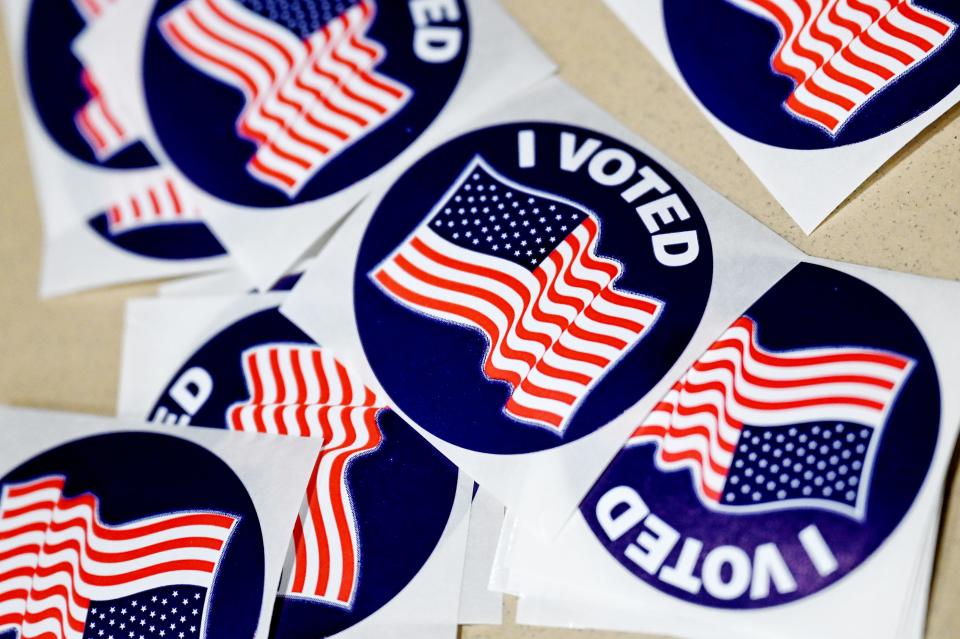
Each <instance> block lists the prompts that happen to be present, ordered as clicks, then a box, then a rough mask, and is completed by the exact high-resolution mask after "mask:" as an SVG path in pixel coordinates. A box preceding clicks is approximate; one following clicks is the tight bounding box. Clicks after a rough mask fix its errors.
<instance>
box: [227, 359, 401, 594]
mask: <svg viewBox="0 0 960 639" xmlns="http://www.w3.org/2000/svg"><path fill="white" fill-rule="evenodd" d="M243 371H244V375H245V376H246V380H247V388H248V390H249V392H250V399H249V400H247V401H245V402H241V403H238V404H234V405H233V406H231V407H230V409H229V410H228V411H227V421H228V423H229V424H230V425H231V427H232V428H234V429H235V430H243V431H257V432H263V433H274V434H280V435H300V436H303V437H321V438H323V440H324V444H323V447H322V449H321V451H320V456H319V458H318V459H317V464H316V466H315V467H314V469H313V476H312V477H311V478H310V484H309V485H308V488H307V496H306V499H305V501H304V505H303V507H302V509H301V511H300V517H299V519H298V520H297V524H296V527H295V529H294V532H293V544H292V546H291V555H290V557H288V561H287V566H286V570H285V574H284V583H283V584H282V586H281V587H282V592H283V593H284V594H286V595H290V596H295V597H304V598H309V599H315V600H318V601H323V602H326V603H330V604H334V605H338V606H344V607H350V606H351V605H352V603H353V597H354V594H355V593H356V589H357V583H358V578H359V565H360V561H359V559H360V558H359V550H360V545H359V540H358V536H357V525H356V517H355V516H354V512H353V504H352V502H351V499H350V491H349V488H348V485H347V470H348V468H349V465H350V462H351V461H352V460H354V459H356V458H357V457H358V456H360V455H363V454H364V453H368V452H370V451H372V450H374V449H376V448H377V447H378V446H379V445H380V441H381V439H382V436H381V434H380V428H379V426H378V425H377V412H378V411H379V410H380V409H381V408H382V406H383V404H382V403H381V402H379V401H378V399H377V397H376V395H375V394H374V393H373V391H371V390H370V389H368V388H367V387H366V386H364V385H363V383H362V382H361V381H360V380H359V379H358V378H357V377H356V376H354V375H353V374H352V373H350V372H348V371H347V369H346V368H345V367H344V366H343V365H342V364H341V363H340V362H338V361H337V360H336V359H334V358H333V357H332V356H331V355H330V353H328V352H327V351H325V350H323V349H321V348H319V347H312V346H306V345H303V344H267V345H263V346H257V347H255V348H252V349H249V350H247V351H246V352H245V353H244V355H243Z"/></svg>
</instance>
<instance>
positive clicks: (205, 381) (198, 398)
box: [150, 366, 217, 426]
mask: <svg viewBox="0 0 960 639" xmlns="http://www.w3.org/2000/svg"><path fill="white" fill-rule="evenodd" d="M212 393H213V377H211V376H210V373H208V372H207V371H206V369H204V368H200V367H199V366H194V367H193V368H188V369H187V370H185V371H184V372H183V374H182V375H180V377H178V378H177V381H175V382H174V383H173V385H171V386H170V392H168V393H167V396H168V397H169V398H170V399H171V400H172V401H173V402H174V403H175V404H176V405H177V406H179V407H180V409H181V410H182V411H183V412H181V413H179V414H175V413H171V412H170V410H169V409H168V408H167V407H166V406H157V410H155V411H154V413H153V415H151V416H150V421H152V422H158V423H161V424H169V425H171V426H188V425H189V424H190V420H191V419H193V416H194V415H196V414H197V412H199V410H200V409H201V408H203V405H204V404H206V403H207V400H208V399H210V395H211V394H212ZM210 425H211V426H216V425H217V424H210Z"/></svg>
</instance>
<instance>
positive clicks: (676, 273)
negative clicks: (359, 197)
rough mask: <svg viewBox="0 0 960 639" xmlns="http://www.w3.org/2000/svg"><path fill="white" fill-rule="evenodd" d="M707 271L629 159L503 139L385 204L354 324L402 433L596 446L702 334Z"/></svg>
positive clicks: (642, 166) (667, 197)
mask: <svg viewBox="0 0 960 639" xmlns="http://www.w3.org/2000/svg"><path fill="white" fill-rule="evenodd" d="M712 259H713V256H712V251H711V245H710V237H709V234H708V231H707V226H706V223H705V222H704V220H703V217H702V215H701V213H700V211H699V209H698V208H697V205H696V203H695V202H694V200H693V198H692V197H691V196H690V194H689V193H688V192H687V191H686V189H685V188H684V187H683V185H682V184H681V183H680V182H679V181H678V180H677V179H676V178H675V177H674V176H673V175H671V174H670V173H669V172H668V171H667V170H666V169H664V168H663V167H662V166H660V165H658V164H657V163H656V162H655V161H653V160H652V159H651V158H649V157H647V156H646V155H645V154H643V153H642V152H640V151H639V150H637V149H635V148H632V147H630V146H629V145H626V144H624V143H622V142H620V141H619V140H617V139H615V138H612V137H610V136H608V135H605V134H602V133H598V132H595V131H590V130H587V129H583V128H580V127H576V126H570V125H563V124H553V123H540V122H524V123H512V124H505V125H500V126H494V127H490V128H486V129H482V130H478V131H474V132H472V133H468V134H466V135H463V136H460V137H458V138H456V139H454V140H452V141H450V142H447V143H446V144H444V145H442V146H441V147H439V148H437V149H436V150H434V151H432V152H431V153H429V154H428V155H426V156H425V157H424V158H422V159H421V160H420V161H418V162H417V163H416V164H415V165H414V166H413V167H411V168H410V169H409V170H408V171H407V172H406V173H405V174H404V175H403V176H402V177H401V178H400V179H399V180H397V182H396V183H395V184H394V185H393V186H392V187H391V188H390V190H389V191H388V192H387V194H386V195H385V196H384V197H383V199H382V201H381V202H380V204H379V206H378V208H377V210H376V212H375V214H374V216H373V218H372V220H371V222H370V224H369V226H368V228H367V231H366V234H365V236H364V238H363V242H362V244H361V247H360V252H359V256H358V260H357V268H356V279H355V282H354V299H355V316H356V321H357V325H358V329H359V333H360V337H361V341H362V344H363V348H364V352H365V354H366V356H367V359H368V361H369V362H370V365H371V367H372V368H373V371H374V373H375V374H376V376H377V379H378V380H379V382H380V383H381V384H382V385H383V387H384V390H385V391H386V392H387V393H388V395H389V396H390V398H391V400H392V401H393V402H395V404H396V406H397V407H398V408H399V409H400V410H401V411H403V413H404V414H405V415H406V416H407V417H409V418H410V419H411V420H413V422H414V423H416V424H418V425H420V426H421V427H423V428H425V429H427V430H428V431H430V432H431V433H433V434H435V435H437V436H439V437H441V438H442V439H444V440H446V441H448V442H451V443H454V444H456V445H458V446H462V447H464V448H469V449H473V450H478V451H483V452H488V453H496V454H509V453H523V452H531V451H535V450H543V449H547V448H553V447H556V446H560V445H562V444H565V443H567V442H570V441H573V440H575V439H577V438H580V437H583V436H584V435H587V434H589V433H591V432H593V431H595V430H596V429H597V428H599V427H601V426H603V425H605V424H606V423H608V422H609V421H610V420H611V419H613V418H614V417H616V416H617V415H618V414H620V413H621V412H622V411H623V410H625V409H626V408H627V407H629V406H630V405H631V404H632V403H633V402H635V401H636V398H637V397H639V396H642V395H643V394H644V393H645V392H647V391H648V390H649V389H650V388H652V387H653V385H654V384H656V383H657V382H658V381H659V380H660V378H661V377H662V376H663V374H664V373H665V372H666V371H667V369H668V368H669V367H670V365H671V364H672V362H674V361H675V359H676V358H677V356H679V354H680V353H681V352H682V351H683V349H684V348H685V347H686V345H687V343H688V341H689V339H690V337H691V336H692V335H693V333H694V331H695V330H696V328H697V326H698V325H699V322H700V318H701V317H702V315H703V311H704V307H705V306H706V302H707V297H708V295H709V292H710V285H711V277H712V272H713V264H712Z"/></svg>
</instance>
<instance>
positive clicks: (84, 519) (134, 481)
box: [0, 432, 264, 639]
mask: <svg viewBox="0 0 960 639" xmlns="http://www.w3.org/2000/svg"><path fill="white" fill-rule="evenodd" d="M184 468H189V469H190V471H189V472H183V469H184ZM0 486H2V491H3V493H2V497H0V519H2V520H4V524H5V526H4V528H5V529H6V530H11V529H13V530H20V531H24V528H23V527H21V526H18V523H19V522H18V520H19V519H22V518H24V517H26V518H27V519H29V520H30V522H29V523H32V524H34V526H33V527H27V528H26V532H21V533H20V534H21V537H23V539H22V541H23V542H24V544H26V545H25V546H23V547H22V549H23V550H24V551H26V552H21V553H19V554H18V555H17V559H16V560H15V563H18V562H19V565H25V564H24V563H23V562H26V565H30V566H39V567H40V572H42V573H43V574H45V575H46V576H47V578H48V579H49V580H50V583H61V582H62V581H63V580H64V579H66V583H73V584H74V587H75V588H76V590H77V594H79V595H82V597H80V598H78V599H76V602H80V601H81V599H82V600H83V602H85V603H77V604H76V605H71V606H70V607H69V610H68V611H66V612H67V613H68V614H69V616H70V618H71V619H72V621H71V622H70V623H71V625H72V626H74V627H77V626H82V627H83V629H84V630H83V631H82V632H83V634H84V636H107V635H106V634H104V635H100V634H99V633H101V632H104V631H110V630H113V631H114V632H116V631H118V630H124V631H127V629H128V628H129V629H132V628H136V629H137V631H138V632H144V633H145V634H146V633H147V632H155V631H159V630H161V629H162V630H164V631H165V632H166V633H168V634H171V635H173V636H180V635H181V634H182V635H183V636H184V638H188V637H189V638H191V639H199V638H200V637H209V638H210V639H228V638H231V639H232V638H235V637H244V636H245V637H251V636H253V634H254V632H255V631H256V628H257V624H258V622H259V617H260V608H261V604H262V600H263V578H264V574H263V573H264V548H263V539H262V537H261V529H260V522H259V520H258V518H257V513H256V509H255V507H254V505H253V503H252V502H251V500H250V496H249V495H248V494H247V491H246V488H245V487H244V485H243V482H242V481H241V480H240V479H239V478H238V477H237V476H236V474H235V473H234V472H233V471H232V470H231V469H230V467H229V466H228V465H227V464H225V463H224V462H223V461H222V460H220V459H219V458H218V457H217V456H216V455H214V454H213V453H211V452H209V451H207V450H206V449H204V448H202V447H200V446H198V445H196V444H193V443H191V442H188V441H186V440H183V439H180V438H177V437H171V436H168V435H160V434H156V433H142V432H141V433H111V434H106V435H97V436H93V437H87V438H84V439H79V440H76V441H73V442H70V443H67V444H64V445H62V446H59V447H57V448H54V449H52V450H50V451H47V452H45V453H43V454H41V455H38V456H36V457H34V458H33V459H31V460H30V461H28V462H26V463H24V464H22V465H20V466H19V467H17V468H16V469H15V470H13V471H12V472H10V473H9V474H7V475H6V476H5V477H3V479H2V480H0ZM38 517H41V518H42V519H41V521H43V520H46V521H54V522H57V523H58V529H59V533H58V534H57V535H55V536H54V537H56V538H50V539H47V540H46V541H44V540H41V539H38V538H37V534H38V533H36V532H35V524H36V523H37V518H38ZM31 528H32V530H33V532H31ZM71 531H72V532H71ZM64 535H66V536H64ZM64 539H68V543H67V545H68V546H70V545H71V544H70V542H69V540H71V539H72V540H77V539H79V540H80V541H79V542H74V544H73V548H72V549H73V551H74V552H76V553H79V554H80V556H81V557H87V558H88V561H86V562H84V566H85V567H86V568H87V570H85V571H81V572H80V573H79V574H72V573H71V571H70V566H69V565H68V564H64V563H55V562H51V557H49V556H42V555H39V554H38V555H34V556H31V555H30V553H29V549H30V547H31V546H30V544H31V542H32V544H34V546H32V547H37V546H36V544H37V543H38V542H39V543H40V544H41V545H43V547H44V549H45V550H47V549H54V548H55V547H56V544H57V543H62V542H63V540H64ZM8 541H10V540H8ZM78 544H79V545H78ZM131 544H136V545H137V547H138V548H139V550H138V551H137V553H136V554H137V556H136V557H133V558H132V559H131V558H130V554H131V551H130V549H131V547H132V546H131ZM88 555H89V557H88ZM90 557H93V558H95V560H94V559H90ZM174 560H176V561H174ZM91 562H92V563H91ZM145 562H148V563H145ZM145 565H146V566H150V568H151V569H150V570H145V569H144V566H145ZM58 574H59V578H58ZM31 579H33V572H31V573H30V576H29V577H27V578H26V581H27V583H26V584H25V590H24V592H25V593H26V594H25V595H24V597H25V601H24V605H25V606H26V598H28V597H31V589H30V585H31V583H33V584H34V586H33V587H34V588H35V587H36V583H37V582H36V581H33V582H31ZM7 585H14V586H16V584H15V583H12V582H11V583H10V584H7ZM41 595H42V593H40V595H38V596H37V597H36V598H31V599H30V607H29V610H31V611H32V612H34V613H39V612H40V611H39V608H42V605H43V602H44V601H47V600H48V599H45V598H44V597H42V596H41ZM76 602H75V603H76ZM7 603H8V604H9V603H10V601H9V600H8V601H7ZM55 603H56V602H54V604H55ZM54 604H51V605H54ZM54 607H56V606H55V605H54ZM10 610H11V607H10V606H9V605H8V606H7V607H6V611H8V612H9V611H10ZM58 614H59V613H58ZM14 616H16V615H15V614H14ZM44 618H45V617H44V616H43V615H42V614H38V615H35V616H34V618H32V619H31V616H30V615H28V616H27V617H26V618H25V619H22V618H21V619H14V618H12V617H9V616H0V632H2V631H3V630H4V628H3V626H4V625H7V626H8V627H13V628H16V629H20V630H21V632H24V631H27V632H28V633H29V630H30V627H31V625H33V627H34V630H35V631H36V630H37V629H39V628H40V627H41V626H43V624H44V621H43V620H44ZM161 620H162V627H161ZM150 628H154V630H153V631H151V630H150ZM124 636H126V632H124Z"/></svg>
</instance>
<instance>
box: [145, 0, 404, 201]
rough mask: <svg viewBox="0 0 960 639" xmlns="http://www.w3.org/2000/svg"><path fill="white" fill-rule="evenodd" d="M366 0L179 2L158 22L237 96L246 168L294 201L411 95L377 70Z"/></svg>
mask: <svg viewBox="0 0 960 639" xmlns="http://www.w3.org/2000/svg"><path fill="white" fill-rule="evenodd" d="M375 16H376V4H375V3H374V2H373V0H361V1H359V2H357V1H356V0H187V1H186V2H183V3H182V4H180V5H179V6H177V7H176V8H175V9H173V10H172V11H170V12H169V13H167V14H166V15H165V16H164V17H163V18H162V19H161V20H160V23H159V27H160V30H161V32H162V33H163V34H164V36H165V37H166V39H167V42H169V44H170V46H171V47H172V48H173V49H174V50H175V51H176V52H177V53H178V54H179V55H180V56H181V57H182V58H183V59H184V60H186V61H187V62H189V63H190V64H191V65H193V66H195V67H196V68H197V69H199V70H201V71H203V72H204V73H206V74H208V75H210V76H212V77H213V78H215V79H217V80H218V81H220V82H224V83H226V84H228V85H230V86H232V87H235V88H236V89H238V90H239V91H241V92H242V93H243V95H244V98H245V105H244V108H243V110H242V112H241V113H240V116H239V117H238V119H237V121H236V129H237V134H238V135H240V136H241V137H243V138H245V139H248V140H251V141H252V142H253V143H254V144H255V145H256V147H257V148H256V151H255V152H254V154H253V156H252V157H251V158H250V159H249V161H248V162H247V171H248V172H249V173H250V174H251V175H252V176H253V177H254V178H256V179H258V180H260V181H262V182H264V183H265V184H268V185H270V186H273V187H275V188H277V189H279V190H281V191H283V192H284V193H285V194H287V196H289V197H291V198H292V197H294V196H295V195H296V194H297V193H299V192H300V190H301V189H302V188H303V187H304V185H305V184H306V183H307V182H308V181H309V180H310V179H311V178H312V177H313V176H314V175H315V174H316V173H317V171H319V170H320V169H321V168H322V167H323V166H324V165H326V164H327V163H328V162H330V161H331V160H332V159H333V158H334V157H336V156H337V154H339V153H341V152H342V151H344V150H345V149H347V148H348V147H350V146H351V145H352V144H354V143H355V142H356V141H357V140H359V139H360V138H362V137H363V136H365V135H367V134H368V133H370V132H371V131H374V130H375V129H377V128H378V127H379V126H380V125H382V124H383V123H384V122H386V121H387V120H389V119H390V118H391V117H392V116H393V115H395V114H396V113H397V112H398V111H400V109H402V108H403V106H404V105H405V104H406V103H407V101H408V100H409V98H410V96H411V95H412V93H413V92H412V90H411V89H409V88H408V87H406V86H404V85H403V84H401V83H399V82H397V81H395V80H393V79H391V78H388V77H386V76H385V75H383V74H381V73H379V72H377V70H376V67H377V66H378V65H379V64H380V63H381V61H382V60H383V59H384V57H385V56H386V51H385V50H384V48H383V47H382V46H381V45H380V44H379V43H377V42H374V41H372V40H370V39H369V38H368V37H367V36H366V33H367V31H368V30H369V28H370V26H371V25H372V24H373V21H374V19H375Z"/></svg>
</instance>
